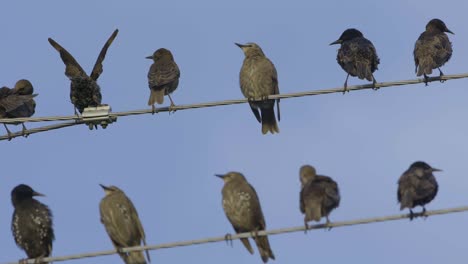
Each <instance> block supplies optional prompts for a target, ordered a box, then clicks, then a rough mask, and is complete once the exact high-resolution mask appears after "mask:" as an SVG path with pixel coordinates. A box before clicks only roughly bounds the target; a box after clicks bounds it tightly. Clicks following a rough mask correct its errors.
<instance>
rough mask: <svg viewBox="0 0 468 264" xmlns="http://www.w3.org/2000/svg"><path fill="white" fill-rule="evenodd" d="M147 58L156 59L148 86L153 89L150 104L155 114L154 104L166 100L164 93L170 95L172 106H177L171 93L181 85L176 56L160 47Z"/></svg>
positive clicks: (150, 71)
mask: <svg viewBox="0 0 468 264" xmlns="http://www.w3.org/2000/svg"><path fill="white" fill-rule="evenodd" d="M146 58H147V59H152V60H153V61H154V62H153V64H151V67H150V69H149V72H148V86H149V88H150V90H151V94H150V98H149V100H148V105H151V106H152V109H153V114H154V112H155V107H154V104H155V103H158V104H162V103H163V102H164V95H167V96H168V97H169V100H170V101H171V107H173V106H175V104H174V101H172V98H171V93H172V92H174V91H175V89H177V86H178V85H179V77H180V70H179V67H178V66H177V63H176V62H175V61H174V56H172V53H171V52H170V51H169V50H167V49H164V48H161V49H158V50H156V51H155V52H154V53H153V55H152V56H148V57H146Z"/></svg>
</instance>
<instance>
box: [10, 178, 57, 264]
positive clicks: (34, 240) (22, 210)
mask: <svg viewBox="0 0 468 264" xmlns="http://www.w3.org/2000/svg"><path fill="white" fill-rule="evenodd" d="M34 196H44V195H43V194H40V193H38V192H36V191H34V190H33V189H32V188H31V187H29V186H28V185H25V184H20V185H18V186H16V187H15V188H14V189H13V190H12V191H11V202H12V203H13V207H14V208H15V211H14V212H13V218H12V221H11V230H12V232H13V237H14V239H15V242H16V244H17V245H18V247H20V248H21V249H23V250H24V251H25V252H26V255H27V256H28V258H34V259H36V260H37V262H38V263H40V262H41V261H40V260H41V259H42V258H46V257H49V256H50V254H51V252H52V241H54V239H55V236H54V230H53V227H52V212H51V211H50V209H49V207H47V205H45V204H43V203H41V202H39V201H38V200H36V199H34V198H33V197H34Z"/></svg>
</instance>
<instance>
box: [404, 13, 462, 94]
mask: <svg viewBox="0 0 468 264" xmlns="http://www.w3.org/2000/svg"><path fill="white" fill-rule="evenodd" d="M445 32H448V33H451V34H454V33H453V32H452V31H450V30H449V29H448V28H447V26H446V25H445V23H444V22H443V21H442V20H440V19H437V18H435V19H432V20H431V21H429V23H427V25H426V31H424V32H423V33H421V35H420V36H419V38H418V40H417V41H416V43H415V44H414V52H413V55H414V64H415V66H416V69H415V71H416V75H417V76H421V75H424V82H425V83H426V85H427V82H428V80H427V78H428V77H427V75H429V74H432V69H435V68H437V69H439V73H440V76H441V77H442V76H443V75H444V73H443V72H442V71H441V70H440V67H442V65H444V64H445V63H446V62H447V61H448V60H450V57H452V43H450V40H449V38H448V36H447V34H445Z"/></svg>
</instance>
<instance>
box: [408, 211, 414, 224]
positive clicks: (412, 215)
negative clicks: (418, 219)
mask: <svg viewBox="0 0 468 264" xmlns="http://www.w3.org/2000/svg"><path fill="white" fill-rule="evenodd" d="M413 218H414V213H413V210H411V209H409V220H410V221H413Z"/></svg>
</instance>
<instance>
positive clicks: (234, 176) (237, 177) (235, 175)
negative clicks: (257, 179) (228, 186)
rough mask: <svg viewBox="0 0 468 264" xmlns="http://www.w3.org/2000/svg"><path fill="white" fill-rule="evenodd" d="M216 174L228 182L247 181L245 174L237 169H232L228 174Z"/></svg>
mask: <svg viewBox="0 0 468 264" xmlns="http://www.w3.org/2000/svg"><path fill="white" fill-rule="evenodd" d="M215 176H216V177H219V178H221V179H222V180H223V181H224V183H228V182H231V181H246V179H245V177H244V175H242V174H241V173H239V172H235V171H231V172H228V173H226V174H215Z"/></svg>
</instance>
